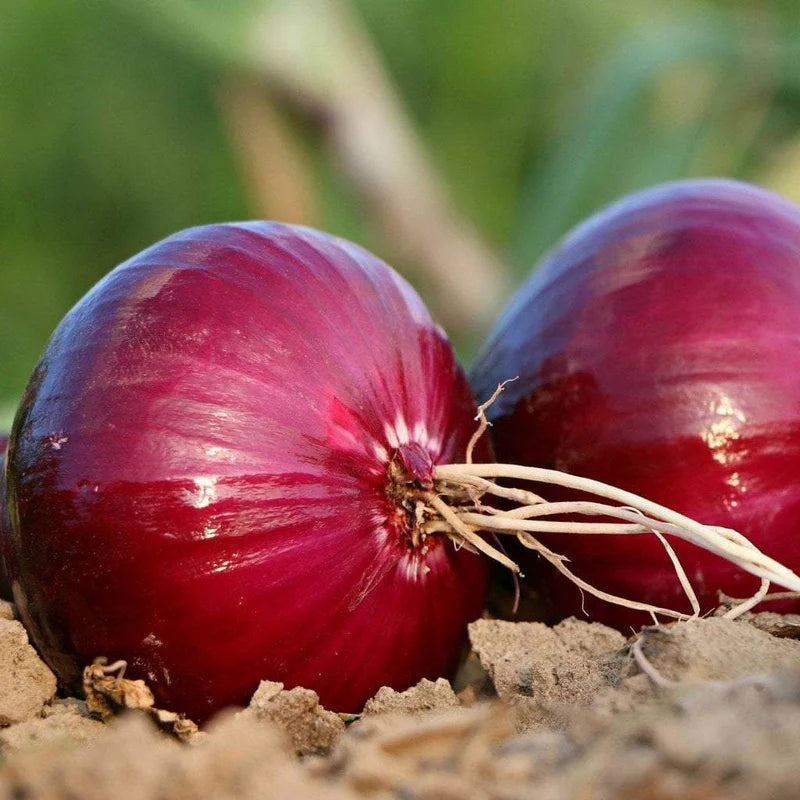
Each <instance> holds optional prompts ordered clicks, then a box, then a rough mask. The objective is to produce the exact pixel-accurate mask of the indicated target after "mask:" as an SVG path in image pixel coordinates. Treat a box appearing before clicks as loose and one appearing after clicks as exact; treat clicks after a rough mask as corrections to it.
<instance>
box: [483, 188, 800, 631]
mask: <svg viewBox="0 0 800 800" xmlns="http://www.w3.org/2000/svg"><path fill="white" fill-rule="evenodd" d="M515 375H519V376H520V379H519V380H518V381H516V382H514V383H510V384H509V385H508V386H507V387H506V391H505V392H504V394H503V395H502V396H501V397H500V398H499V400H498V401H497V402H496V403H495V405H494V406H492V408H491V409H490V410H489V416H490V418H491V419H492V421H493V422H494V427H493V428H492V433H493V436H494V443H495V448H496V450H497V456H498V459H499V460H501V461H510V462H518V463H522V464H528V465H536V466H543V467H551V468H555V469H559V470H563V471H566V472H570V473H573V474H576V475H581V476H585V477H591V478H596V479H599V480H602V481H605V482H607V483H612V484H614V485H616V486H619V487H621V488H623V489H627V490H630V491H633V492H636V493H638V494H640V495H643V496H645V497H647V498H649V499H651V500H655V501H657V502H660V503H662V504H665V505H668V506H671V507H673V508H675V509H676V510H678V511H681V512H683V513H685V514H688V515H690V516H692V517H694V518H695V519H697V520H698V521H701V522H704V523H710V524H716V525H724V526H729V527H732V528H736V529H737V530H739V531H741V532H742V533H744V534H745V535H746V536H748V537H749V538H750V539H751V540H752V541H753V543H755V544H756V545H757V546H758V547H759V548H761V549H762V550H763V551H764V552H766V553H767V554H769V555H771V556H773V557H774V558H777V559H778V560H780V561H783V562H784V563H785V564H786V565H787V566H789V567H790V568H792V569H794V570H797V569H798V568H800V481H799V480H798V475H800V209H798V208H797V207H795V206H793V205H791V204H789V203H788V202H786V201H784V200H782V199H781V198H779V197H777V196H775V195H773V194H771V193H769V192H766V191H763V190H760V189H757V188H755V187H753V186H749V185H746V184H741V183H737V182H733V181H722V180H696V181H686V182H679V183H674V184H667V185H664V186H661V187H657V188H655V189H653V190H650V191H645V192H642V193H639V194H635V195H632V196H630V197H628V198H626V199H624V200H622V201H621V202H619V203H617V204H615V205H612V206H611V207H609V208H608V209H606V210H605V211H603V212H602V213H600V214H598V215H596V216H595V217H593V218H591V219H590V220H588V221H587V222H586V223H584V224H583V225H581V226H579V227H578V228H577V229H575V230H574V231H573V232H572V233H571V234H570V235H568V236H567V237H566V238H565V239H564V241H563V242H562V243H561V244H560V246H559V247H558V248H557V249H556V250H554V251H553V252H552V253H551V254H550V255H549V256H548V257H547V258H545V260H544V261H543V263H542V264H541V266H540V267H539V268H538V269H537V270H536V271H535V272H534V273H533V274H532V275H531V277H530V278H529V279H528V281H527V283H526V284H525V285H524V286H523V287H522V288H521V289H520V291H519V292H518V294H517V295H516V297H515V298H514V299H513V300H512V302H511V303H510V305H509V307H508V308H507V310H506V311H505V312H504V314H503V315H502V316H501V318H500V320H499V321H498V323H497V324H496V326H495V328H494V329H493V331H492V333H491V334H490V336H489V338H488V340H487V343H486V345H485V347H484V349H483V351H482V353H481V355H480V356H479V357H478V359H477V361H476V363H475V365H474V368H473V370H472V385H473V388H474V390H475V393H476V397H477V398H478V399H482V398H483V397H486V396H488V395H489V394H490V393H491V392H492V390H493V389H494V387H495V386H496V384H497V383H498V382H499V381H501V380H504V379H506V378H510V377H513V376H515ZM545 494H546V496H547V497H548V499H549V498H551V497H554V495H553V492H552V491H549V492H546V493H545ZM554 499H556V498H555V497H554ZM542 539H543V540H545V541H546V543H547V544H548V545H549V546H551V547H552V548H554V549H555V550H556V551H558V552H560V553H563V554H566V555H567V556H569V558H570V560H571V565H570V566H571V568H572V569H573V570H574V571H575V572H577V574H578V575H580V576H581V577H583V578H585V579H586V580H588V581H589V582H590V583H594V584H595V585H596V586H599V587H601V588H603V589H605V590H606V591H609V592H612V593H615V594H619V595H623V596H625V597H628V598H632V599H639V600H645V601H647V602H650V603H655V604H658V605H662V606H665V605H666V606H669V607H672V608H676V609H680V610H689V605H688V603H687V601H686V600H685V598H684V595H683V593H682V591H681V589H680V587H679V585H678V582H677V579H676V578H675V574H674V571H673V569H672V567H671V566H670V563H669V561H668V560H667V557H666V555H665V553H664V551H663V549H662V547H661V545H659V543H658V542H657V540H656V539H655V538H654V537H652V536H636V537H631V536H625V537H622V536H617V537H612V536H567V535H550V536H543V537H542ZM675 547H676V550H677V552H678V554H679V556H680V557H681V560H682V562H683V564H684V566H685V568H686V571H687V573H688V576H689V578H690V580H691V582H692V583H693V585H694V587H695V589H696V590H697V592H698V595H699V599H700V601H701V604H702V606H703V610H707V609H709V608H712V607H714V606H715V605H716V603H717V590H718V589H721V590H723V591H725V592H726V593H728V594H729V595H731V596H734V597H746V596H748V595H749V594H752V593H753V592H754V591H755V589H756V588H757V587H758V581H757V579H755V578H753V577H752V576H750V575H748V574H746V573H743V572H740V571H738V570H737V569H736V568H734V567H732V566H731V565H729V564H728V563H726V562H724V561H722V560H721V559H718V558H716V557H715V556H712V555H709V554H706V553H704V552H701V551H699V550H697V549H696V548H694V547H692V546H691V545H685V544H683V543H682V542H678V543H677V544H676V545H675ZM526 552H527V551H526ZM527 566H528V572H529V577H531V579H533V580H538V581H541V582H542V583H543V589H544V590H545V592H546V594H547V595H548V596H549V598H550V600H551V601H552V603H553V611H554V614H555V615H557V616H566V615H569V614H579V615H582V613H583V612H582V609H583V608H584V607H585V609H586V611H587V612H588V613H589V615H590V616H591V617H593V618H594V619H597V620H600V621H603V622H607V623H609V624H613V625H617V626H619V627H624V626H625V625H627V624H635V625H640V624H643V623H644V624H646V623H648V621H649V617H648V616H646V615H644V614H641V613H639V612H628V611H626V610H624V609H620V608H619V607H616V606H612V605H609V604H607V603H605V602H603V601H599V600H595V599H594V598H591V597H589V596H588V595H587V596H586V597H585V599H582V598H581V594H580V592H579V591H578V589H577V588H575V587H574V586H573V585H572V584H570V583H568V582H567V581H566V580H564V579H563V578H561V576H559V575H558V574H556V573H555V571H554V570H553V571H551V570H550V568H549V567H546V568H544V567H543V568H542V569H541V571H539V570H537V569H536V568H535V566H534V565H531V564H530V563H529V564H528V565H527ZM773 607H774V606H773Z"/></svg>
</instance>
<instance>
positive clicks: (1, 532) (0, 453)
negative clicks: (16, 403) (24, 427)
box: [0, 433, 11, 600]
mask: <svg viewBox="0 0 800 800" xmlns="http://www.w3.org/2000/svg"><path fill="white" fill-rule="evenodd" d="M7 447H8V435H7V434H5V433H0V598H2V599H4V600H5V599H10V597H11V584H10V583H9V580H8V572H7V571H6V557H5V550H4V548H5V547H6V544H7V542H8V537H9V527H10V525H9V522H8V512H7V511H6V469H5V456H6V448H7Z"/></svg>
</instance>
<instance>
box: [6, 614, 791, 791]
mask: <svg viewBox="0 0 800 800" xmlns="http://www.w3.org/2000/svg"><path fill="white" fill-rule="evenodd" d="M470 641H471V644H472V653H471V654H470V656H469V657H468V658H467V659H466V661H465V663H464V666H463V668H462V670H461V673H460V674H459V676H458V678H457V679H456V681H455V682H454V685H453V686H451V685H450V683H449V682H448V681H445V680H442V679H440V680H438V681H435V682H434V681H427V680H425V681H421V682H420V684H418V685H417V686H415V687H412V688H411V689H409V690H407V691H405V692H395V691H393V690H391V689H388V688H384V689H381V691H380V692H378V694H377V695H376V696H375V697H374V698H373V699H372V700H370V701H369V703H368V704H367V706H366V708H365V709H364V713H363V714H362V715H361V716H360V717H359V718H356V719H353V718H352V717H343V716H341V715H338V714H335V713H333V712H331V711H328V710H326V709H324V708H322V707H321V706H320V704H319V701H318V698H317V696H316V695H315V694H314V692H312V691H310V690H307V689H292V690H290V691H287V690H285V689H284V688H283V686H282V685H281V684H279V683H271V682H269V681H264V682H262V684H261V685H260V686H259V688H258V690H257V691H256V693H255V694H254V696H253V698H252V701H251V703H250V705H249V706H248V708H246V709H243V710H239V711H236V710H231V711H229V712H225V713H224V714H221V715H220V716H219V717H217V718H216V719H215V720H213V721H212V723H211V724H210V725H209V726H207V728H206V730H204V731H199V732H197V731H196V730H195V729H194V727H193V726H187V725H185V724H181V725H177V724H176V723H175V719H174V717H175V715H169V714H168V712H163V711H156V710H155V709H152V708H149V707H147V706H148V702H143V704H142V707H141V708H139V709H138V710H127V711H125V712H124V713H119V714H114V715H112V714H111V713H110V712H109V711H108V709H109V708H113V709H114V710H115V711H117V710H119V708H122V707H124V706H125V705H126V702H127V698H126V697H125V696H124V694H125V693H124V691H123V692H122V695H123V696H122V697H120V696H118V695H119V692H120V684H119V683H118V682H117V683H115V682H114V681H113V680H109V682H108V685H109V686H112V685H113V686H114V687H116V689H115V691H117V695H115V696H114V697H111V696H110V695H108V696H106V695H103V692H105V691H106V690H105V689H104V688H103V686H104V685H105V684H104V683H103V681H104V680H105V677H104V673H102V671H101V672H100V673H98V674H99V678H98V679H97V681H96V682H95V684H93V685H94V686H95V688H96V692H94V693H93V692H90V697H89V700H90V705H89V706H87V703H86V702H84V701H83V700H80V699H76V698H58V697H56V684H55V679H54V677H53V675H52V673H51V672H50V671H49V670H48V669H47V667H46V666H45V665H44V664H43V663H42V662H41V661H40V660H39V658H38V657H37V655H36V653H35V652H34V651H33V649H32V648H31V646H30V645H29V644H28V641H27V637H26V634H25V631H24V629H23V628H22V625H21V624H20V623H19V622H17V621H15V620H14V618H13V608H12V607H10V606H8V604H5V605H0V726H1V727H0V760H1V762H2V763H1V765H0V798H6V797H8V798H26V799H29V800H34V799H35V798H64V799H65V800H66V798H87V799H88V800H92V799H93V798H108V797H115V798H120V799H121V800H126V799H127V798H137V800H150V798H152V799H153V800H155V798H158V799H159V800H172V798H175V800H179V799H180V800H184V799H185V798H205V797H208V798H212V797H213V798H231V799H232V798H287V799H288V798H309V799H310V800H315V798H319V799H320V800H336V799H341V800H345V799H347V798H350V800H355V799H356V798H403V800H410V799H411V798H419V800H449V798H452V799H453V800H456V798H458V800H473V799H474V800H494V799H495V798H496V800H515V799H516V798H519V799H520V800H522V799H523V798H531V797H536V798H537V800H568V799H569V798H580V800H613V799H614V798H619V799H620V800H629V799H632V798H652V800H678V798H681V800H700V798H702V799H703V800H760V799H761V798H763V799H764V800H767V798H769V800H782V798H786V800H789V798H792V799H794V798H797V797H798V796H800V777H798V775H799V774H800V619H799V618H798V617H796V616H795V617H792V616H779V615H777V614H749V615H747V616H746V618H744V619H740V620H736V621H732V620H729V619H725V618H722V617H711V618H707V619H697V620H693V621H689V622H682V623H676V624H672V625H666V626H659V627H653V628H647V629H645V630H644V631H642V633H641V634H639V636H638V637H633V638H631V639H627V640H626V639H625V637H624V636H623V635H622V634H620V633H618V632H617V631H614V630H611V629H609V628H606V627H604V626H602V625H599V624H590V623H587V622H582V621H578V620H575V619H569V620H566V621H564V622H562V623H560V624H558V625H556V626H553V627H548V626H546V625H544V624H540V623H522V622H518V623H515V622H502V621H498V620H491V619H484V620H478V621H477V622H475V623H473V624H472V625H471V626H470ZM130 683H131V684H132V685H133V689H135V690H136V697H137V698H141V697H142V693H141V690H142V687H141V686H139V685H138V684H137V683H136V682H133V681H131V682H130ZM103 697H105V699H106V700H107V701H108V703H107V704H106V705H104V704H103V703H102V702H100V703H99V706H98V702H99V701H102V700H103ZM112 701H113V702H112ZM137 703H138V701H137ZM90 706H91V708H92V709H94V711H93V712H92V711H90ZM98 708H101V709H103V713H99V712H98V710H97V709H98ZM101 718H105V719H106V720H107V721H100V720H101ZM167 722H169V724H166V723H167ZM183 722H185V721H183ZM178 736H180V739H181V740H180V741H179V738H178Z"/></svg>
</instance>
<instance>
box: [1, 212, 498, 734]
mask: <svg viewBox="0 0 800 800" xmlns="http://www.w3.org/2000/svg"><path fill="white" fill-rule="evenodd" d="M474 415H475V406H474V402H473V400H472V396H471V393H470V391H469V387H468V384H467V381H466V377H465V376H464V374H463V372H462V371H461V369H460V367H459V366H458V365H457V364H456V362H455V359H454V357H453V353H452V349H451V346H450V344H449V342H448V341H447V339H446V337H445V335H444V333H443V332H442V331H441V329H440V328H438V326H436V325H435V324H434V323H433V321H432V320H431V318H430V316H429V314H428V312H427V310H426V309H425V307H424V305H423V304H422V301H421V300H420V299H419V298H418V297H417V295H416V294H415V293H414V292H413V290H412V289H411V288H410V287H409V286H408V284H406V282H405V281H404V280H403V279H402V278H400V277H399V276H398V275H397V274H396V273H394V271H393V270H391V269H390V268H389V267H387V266H386V265H385V264H384V263H383V262H381V261H379V260H378V259H377V258H375V257H374V256H372V255H370V254H369V253H367V252H366V251H364V250H362V249H360V248H358V247H356V246H355V245H352V244H350V243H347V242H344V241H342V240H339V239H335V238H333V237H330V236H327V235H325V234H321V233H318V232H316V231H312V230H310V229H304V228H297V227H292V226H286V225H279V224H276V223H241V224H228V225H214V226H206V227H200V228H194V229H190V230H188V231H184V232H182V233H179V234H176V235H174V236H171V237H169V238H168V239H166V240H164V241H162V242H160V243H158V244H156V245H154V246H153V247H151V248H149V249H148V250H145V251H144V252H142V253H141V254H139V255H138V256H136V257H134V258H132V259H131V260H129V261H127V262H126V263H124V264H122V265H121V266H119V267H118V268H117V269H116V270H114V271H113V272H111V273H110V274H109V275H108V276H107V277H106V278H105V279H104V280H102V281H101V282H100V283H99V284H98V285H97V286H96V287H95V288H94V289H93V290H92V291H91V292H89V294H88V295H87V296H86V297H85V298H84V299H83V300H82V301H81V302H79V303H78V305H77V306H76V307H75V308H74V309H73V310H72V311H71V312H70V313H69V314H68V315H67V317H66V318H65V319H64V321H63V322H62V323H61V325H60V326H59V328H58V329H57V330H56V332H55V334H54V335H53V338H52V339H51V341H50V343H49V345H48V347H47V350H46V352H45V354H44V356H43V358H42V361H41V362H40V364H39V365H38V367H37V369H36V371H35V373H34V375H33V377H32V379H31V381H30V384H29V386H28V388H27V391H26V394H25V396H24V398H23V402H22V405H21V408H20V410H19V412H18V415H17V419H16V421H15V424H14V429H13V431H12V438H11V445H10V458H9V494H10V508H11V521H12V535H11V547H10V554H11V557H10V571H11V575H12V579H13V581H14V597H15V600H16V602H17V605H18V607H19V610H20V613H21V615H22V618H23V620H24V622H25V624H26V626H27V628H28V630H29V632H30V634H31V636H32V639H33V641H34V643H35V644H36V646H37V648H38V649H39V651H40V652H41V654H42V655H43V656H44V658H45V660H46V661H47V662H48V664H49V665H50V666H51V667H52V668H53V669H54V671H55V672H56V674H57V675H58V677H59V679H60V680H61V682H62V684H64V685H68V686H72V685H75V684H76V683H77V682H78V681H79V679H80V672H81V670H82V668H83V667H84V666H85V665H86V664H88V663H91V661H92V660H93V659H94V658H95V657H97V656H107V657H108V658H110V659H119V658H122V659H125V660H126V661H128V664H129V670H128V673H126V674H129V675H131V676H132V677H140V678H144V679H145V680H146V681H147V682H148V684H149V685H150V686H151V688H152V689H153V690H154V693H155V696H156V704H157V705H158V706H160V707H163V708H168V709H170V710H174V711H179V712H183V713H186V714H187V715H189V716H190V717H192V718H193V719H196V720H200V721H202V720H205V719H207V718H208V717H209V716H210V715H211V714H212V713H213V712H215V711H216V710H218V709H220V708H222V707H223V706H227V705H231V704H244V703H246V702H247V700H248V699H249V696H250V694H251V693H252V692H253V691H254V690H255V688H256V687H257V685H258V682H259V681H260V680H262V679H269V680H275V681H283V682H284V683H285V684H286V685H287V688H288V687H292V686H306V687H308V688H311V689H314V690H315V691H317V692H318V693H319V695H320V698H321V700H322V702H323V703H324V704H325V706H326V707H328V708H330V709H333V710H336V711H348V712H354V711H359V710H360V708H361V707H362V705H363V703H364V702H365V701H366V700H367V699H368V698H369V697H370V696H371V695H372V694H374V693H375V692H376V691H377V690H378V688H380V687H381V686H383V685H389V686H392V687H395V688H397V689H404V688H406V687H408V686H410V685H412V684H414V683H416V682H417V681H418V680H420V679H421V678H422V677H428V678H435V677H437V676H441V675H449V674H451V673H452V671H453V670H454V669H455V666H456V664H457V661H458V659H459V656H460V652H461V648H462V645H463V643H464V640H465V632H466V631H465V626H466V623H467V622H469V621H471V620H473V619H475V618H476V617H477V616H478V615H479V614H480V613H481V610H482V608H483V605H484V600H485V593H486V583H487V566H486V564H485V563H484V560H483V559H482V558H481V557H479V556H476V555H474V554H473V553H470V552H467V551H466V550H463V549H462V550H459V551H457V550H456V548H455V547H454V546H453V545H452V543H451V542H450V541H449V540H447V539H444V538H439V537H438V536H435V537H429V538H428V540H427V542H426V543H425V546H424V547H422V548H420V547H414V546H412V544H411V542H410V538H409V536H408V517H407V515H406V514H405V513H404V512H403V511H402V509H400V508H398V506H397V505H396V504H395V502H394V501H393V500H392V499H391V498H390V495H389V493H388V488H389V477H388V475H389V472H390V460H392V459H393V457H394V460H395V461H396V462H397V461H398V460H402V459H401V458H400V455H403V454H404V455H405V460H406V461H408V462H409V463H412V464H422V468H427V470H428V471H429V470H430V469H431V463H438V462H441V461H451V460H454V459H458V458H461V457H463V453H464V449H465V447H466V444H467V442H468V440H469V437H470V435H471V433H472V431H473V430H474V427H475V423H474V421H473V417H474ZM399 445H400V446H402V447H401V448H400V450H401V451H402V452H401V453H400V454H398V452H397V450H398V446H399ZM483 452H484V454H486V453H487V450H486V449H484V451H483ZM426 455H427V457H428V459H429V463H427V467H426V464H425V456H426ZM423 471H425V470H424V469H423ZM410 477H415V476H410ZM418 477H420V479H422V480H425V479H426V475H425V474H423V475H420V476H418Z"/></svg>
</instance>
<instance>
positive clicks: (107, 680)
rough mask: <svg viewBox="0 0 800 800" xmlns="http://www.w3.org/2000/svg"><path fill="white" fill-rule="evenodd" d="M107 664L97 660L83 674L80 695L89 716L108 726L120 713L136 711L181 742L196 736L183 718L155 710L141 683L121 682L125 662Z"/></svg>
mask: <svg viewBox="0 0 800 800" xmlns="http://www.w3.org/2000/svg"><path fill="white" fill-rule="evenodd" d="M107 662H108V659H106V658H102V657H101V658H97V659H95V661H94V663H93V664H91V665H90V666H88V667H86V668H85V669H84V670H83V691H84V694H85V695H86V705H87V707H88V709H89V712H90V713H91V714H92V715H94V716H98V717H100V719H102V720H103V722H108V720H109V719H111V718H112V717H114V716H116V715H117V714H120V713H121V712H123V711H128V710H139V711H144V712H146V713H147V714H148V716H150V717H151V718H152V719H153V721H154V722H155V723H156V724H157V725H158V727H159V728H161V730H163V731H164V732H165V733H169V734H171V735H173V736H175V737H176V738H177V739H180V740H181V741H183V742H188V741H190V740H191V739H192V738H193V737H194V736H196V735H197V734H198V733H199V730H198V727H197V725H196V724H195V723H194V722H192V720H190V719H187V718H186V717H185V716H184V715H183V714H177V713H176V712H174V711H165V710H164V709H159V708H156V707H155V706H154V705H153V704H154V703H155V698H154V697H153V693H152V691H150V688H149V687H148V686H147V684H146V683H145V682H144V681H143V680H141V679H137V680H130V679H129V678H124V677H123V675H124V674H125V668H126V667H127V663H126V662H125V661H115V662H114V663H113V664H108V663H107Z"/></svg>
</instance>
